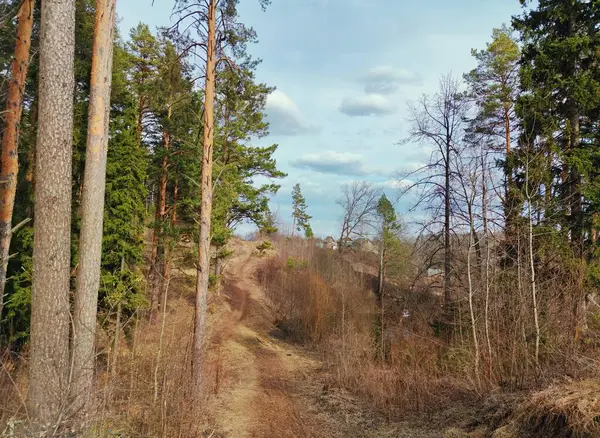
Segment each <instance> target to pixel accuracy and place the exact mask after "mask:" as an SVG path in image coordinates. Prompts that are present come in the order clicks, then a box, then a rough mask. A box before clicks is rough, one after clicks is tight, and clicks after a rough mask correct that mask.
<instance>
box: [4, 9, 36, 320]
mask: <svg viewBox="0 0 600 438" xmlns="http://www.w3.org/2000/svg"><path fill="white" fill-rule="evenodd" d="M33 14H34V1H33V0H24V1H23V2H22V3H21V7H20V8H19V12H18V22H19V24H18V28H17V38H16V44H15V58H14V60H13V62H12V68H11V78H10V82H9V85H8V97H7V103H6V107H7V111H6V114H5V116H4V126H3V130H2V159H1V168H0V180H1V181H2V184H1V185H0V321H2V311H3V308H4V293H5V292H4V289H5V285H6V270H7V268H8V256H9V249H10V241H11V236H12V217H13V210H14V204H15V194H16V192H17V177H18V171H19V159H18V156H19V154H18V149H19V125H20V123H21V115H22V110H23V99H24V95H25V81H26V79H27V69H28V68H29V49H30V47H31V36H32V33H33Z"/></svg>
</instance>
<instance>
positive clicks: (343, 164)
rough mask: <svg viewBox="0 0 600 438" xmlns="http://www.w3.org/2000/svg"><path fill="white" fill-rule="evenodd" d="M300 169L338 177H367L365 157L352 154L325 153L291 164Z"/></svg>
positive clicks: (306, 156)
mask: <svg viewBox="0 0 600 438" xmlns="http://www.w3.org/2000/svg"><path fill="white" fill-rule="evenodd" d="M290 164H291V165H292V166H294V167H296V168H300V169H308V170H312V171H315V172H320V173H332V174H336V175H353V176H359V175H366V174H368V173H369V172H368V171H367V170H366V169H365V157H363V156H362V155H360V154H354V153H350V152H336V151H323V152H318V153H314V154H307V155H304V156H302V157H300V158H298V159H296V160H294V161H292V162H291V163H290Z"/></svg>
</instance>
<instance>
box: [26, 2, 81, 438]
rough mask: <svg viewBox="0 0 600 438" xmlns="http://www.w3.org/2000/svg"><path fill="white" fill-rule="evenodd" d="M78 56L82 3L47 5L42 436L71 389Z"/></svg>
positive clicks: (39, 319)
mask: <svg viewBox="0 0 600 438" xmlns="http://www.w3.org/2000/svg"><path fill="white" fill-rule="evenodd" d="M74 49H75V0H44V1H43V2H42V9H41V22H40V67H39V69H40V70H39V117H38V133H37V151H36V158H37V159H36V161H37V166H36V179H37V184H36V186H35V209H34V214H35V235H34V241H33V279H32V297H31V328H30V330H31V334H30V357H29V388H28V404H29V409H28V414H29V418H30V419H31V422H32V426H33V428H34V429H36V430H38V431H39V430H44V429H49V428H51V429H55V428H57V427H58V424H57V422H58V421H59V420H60V419H61V414H63V413H64V410H65V409H66V406H67V403H66V396H67V390H68V385H69V278H70V274H71V270H70V264H71V177H72V175H71V162H72V152H73V151H72V145H73V91H74V85H75V79H74V65H73V61H74Z"/></svg>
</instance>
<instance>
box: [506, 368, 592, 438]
mask: <svg viewBox="0 0 600 438" xmlns="http://www.w3.org/2000/svg"><path fill="white" fill-rule="evenodd" d="M517 418H518V421H519V422H520V423H521V424H523V426H524V427H525V429H527V430H528V431H530V432H534V433H536V434H543V436H553V437H596V436H600V380H597V379H594V380H581V381H577V382H575V381H568V382H565V383H558V384H554V385H551V386H549V387H548V388H546V389H544V390H542V391H539V392H536V393H533V394H532V395H531V397H530V398H529V400H528V401H527V402H526V403H524V404H523V406H521V408H519V412H518V414H517ZM538 436H539V435H538Z"/></svg>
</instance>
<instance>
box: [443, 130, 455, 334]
mask: <svg viewBox="0 0 600 438" xmlns="http://www.w3.org/2000/svg"><path fill="white" fill-rule="evenodd" d="M446 129H447V130H448V127H446ZM450 152H451V138H450V135H449V134H447V136H446V154H445V163H444V166H445V168H444V317H445V321H444V324H445V327H444V328H443V332H444V337H445V338H446V341H447V342H448V343H450V338H451V336H452V335H451V329H450V324H452V322H453V321H452V311H451V309H450V301H451V296H450V284H451V278H450V273H451V271H452V258H451V254H450V215H451V210H450Z"/></svg>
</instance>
